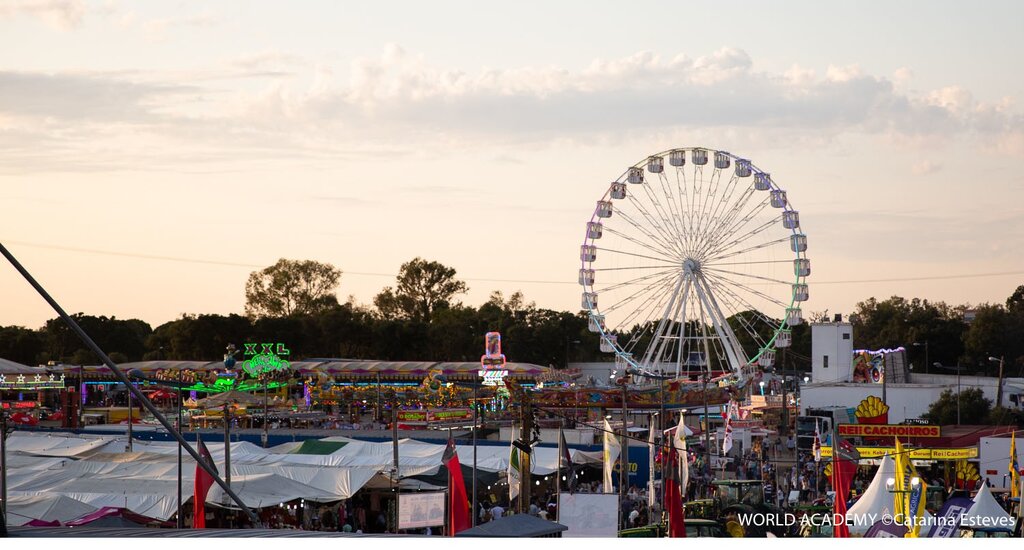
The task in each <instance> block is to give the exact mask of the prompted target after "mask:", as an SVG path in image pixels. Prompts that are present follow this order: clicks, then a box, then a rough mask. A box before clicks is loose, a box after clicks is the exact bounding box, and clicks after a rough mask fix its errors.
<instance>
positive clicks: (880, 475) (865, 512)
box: [846, 453, 896, 535]
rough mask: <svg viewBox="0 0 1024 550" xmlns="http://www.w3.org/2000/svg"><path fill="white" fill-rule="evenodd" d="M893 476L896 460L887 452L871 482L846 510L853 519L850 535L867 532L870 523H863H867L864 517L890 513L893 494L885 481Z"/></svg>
mask: <svg viewBox="0 0 1024 550" xmlns="http://www.w3.org/2000/svg"><path fill="white" fill-rule="evenodd" d="M895 476H896V461H895V460H893V459H892V457H891V456H889V453H886V454H885V456H883V457H882V463H881V464H879V465H878V470H877V471H875V477H874V478H873V479H872V480H871V484H870V485H868V488H867V489H865V490H864V494H863V495H861V497H860V499H859V500H858V501H857V502H855V503H854V504H853V506H850V509H849V510H847V511H846V517H847V518H852V519H854V522H853V523H852V524H851V525H850V534H851V535H863V534H864V533H866V532H867V530H868V528H870V527H871V525H863V524H864V523H867V521H866V518H871V517H876V518H880V517H882V515H883V514H891V513H892V509H893V496H892V493H890V492H889V491H888V489H886V486H885V482H886V480H888V479H889V478H890V477H895ZM861 518H864V519H865V521H857V520H859V519H861Z"/></svg>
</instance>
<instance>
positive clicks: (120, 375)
mask: <svg viewBox="0 0 1024 550" xmlns="http://www.w3.org/2000/svg"><path fill="white" fill-rule="evenodd" d="M0 254H3V256H4V257H5V258H7V261H8V262H10V264H11V265H12V266H14V269H15V270H17V271H18V273H20V274H21V276H22V277H24V279H25V280H26V281H28V283H29V285H31V286H32V288H34V289H35V291H36V293H38V294H39V295H40V296H41V297H42V298H43V300H45V301H46V303H48V304H50V307H51V308H53V310H54V311H55V312H57V315H58V316H60V318H61V319H62V320H63V321H64V323H65V324H67V325H68V327H69V328H70V329H71V331H72V332H74V333H75V334H76V335H77V336H78V338H79V339H80V340H81V341H82V343H83V344H85V345H86V347H88V348H89V350H90V351H92V352H93V353H95V354H96V356H97V357H99V358H100V360H101V361H102V362H103V364H104V365H106V366H107V368H109V369H110V371H111V372H113V373H114V376H116V377H117V379H118V381H120V382H121V383H122V384H124V385H125V386H126V387H127V388H128V391H129V392H130V393H131V394H132V395H134V396H135V398H136V399H138V400H139V402H140V403H142V406H143V407H145V408H146V410H148V411H149V412H150V413H151V414H152V415H153V416H154V417H155V418H156V419H157V421H159V422H160V424H161V425H162V426H163V427H164V428H166V429H167V431H168V433H170V434H171V436H173V437H174V439H176V440H177V441H178V443H180V444H181V445H182V446H183V447H184V449H185V450H186V451H188V454H189V455H191V456H192V458H194V459H195V460H196V462H198V463H199V465H200V467H202V468H203V469H204V470H206V472H207V473H208V474H210V475H211V476H213V479H214V481H215V482H216V483H217V485H220V487H221V488H222V489H224V492H225V493H227V494H228V496H230V497H231V499H232V500H234V501H235V504H238V507H239V508H241V509H242V511H244V512H245V513H246V515H247V516H249V520H250V521H252V523H253V525H255V524H256V523H257V522H258V521H259V520H258V519H257V518H256V514H254V513H253V511H252V510H250V509H249V507H248V506H246V505H245V503H244V502H242V499H241V497H239V496H238V495H237V494H236V493H235V492H234V491H233V490H232V489H231V487H230V486H229V485H228V484H227V483H225V482H224V480H223V479H221V477H220V475H218V474H217V471H216V470H215V469H214V468H213V466H211V465H210V464H208V463H207V462H206V461H205V460H203V459H202V458H201V457H200V456H199V453H198V452H196V450H195V449H193V448H192V446H191V445H189V444H188V442H187V441H185V438H184V437H182V435H181V432H179V431H178V430H176V429H175V428H174V426H173V425H171V423H170V421H168V420H167V418H166V417H164V415H163V413H161V412H160V411H159V410H157V408H156V407H155V406H154V405H153V403H152V402H151V401H150V400H149V398H147V397H146V396H145V395H143V394H142V391H140V390H139V388H137V387H135V385H134V384H132V383H131V380H129V378H128V376H127V375H126V374H125V373H124V371H122V370H121V368H120V367H118V366H117V365H116V364H115V363H114V361H113V360H111V359H110V357H109V356H108V355H107V354H106V353H104V352H103V350H102V349H100V347H99V346H98V345H97V344H96V342H95V341H93V339H92V338H90V337H89V335H88V334H86V332H85V331H84V330H82V327H81V326H79V324H78V323H77V322H75V320H74V319H72V318H71V316H70V315H68V314H67V312H66V311H64V308H62V307H61V306H60V304H58V303H57V301H56V300H54V299H53V297H52V296H50V293H49V292H47V291H46V289H44V288H43V287H42V285H40V284H39V282H38V281H36V280H35V278H34V277H33V276H32V274H31V273H29V272H28V270H27V269H25V267H24V266H22V265H21V262H19V261H18V260H17V258H15V257H14V255H12V254H11V252H10V251H9V250H7V247H6V246H4V245H3V244H0Z"/></svg>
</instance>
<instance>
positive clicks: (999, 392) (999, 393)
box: [988, 355, 1006, 408]
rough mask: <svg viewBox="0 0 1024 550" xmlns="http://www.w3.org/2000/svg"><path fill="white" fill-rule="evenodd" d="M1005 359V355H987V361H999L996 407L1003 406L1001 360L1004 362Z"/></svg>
mask: <svg viewBox="0 0 1024 550" xmlns="http://www.w3.org/2000/svg"><path fill="white" fill-rule="evenodd" d="M1005 359H1006V356H1005V355H1003V356H1000V357H998V358H996V357H989V358H988V360H989V361H998V362H999V382H998V384H999V386H998V387H997V388H996V407H997V408H998V407H1002V406H1003V362H1004V360H1005Z"/></svg>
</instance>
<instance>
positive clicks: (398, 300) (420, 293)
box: [373, 258, 469, 323]
mask: <svg viewBox="0 0 1024 550" xmlns="http://www.w3.org/2000/svg"><path fill="white" fill-rule="evenodd" d="M396 283H397V284H396V285H395V288H394V289H392V288H391V287H386V288H385V289H384V290H382V291H381V292H380V294H378V295H377V296H376V297H374V299H373V304H374V305H375V306H377V311H379V312H380V314H381V315H382V316H383V317H384V318H385V319H403V320H410V321H417V322H423V323H429V322H430V319H431V317H432V316H433V314H434V312H435V311H437V310H438V309H446V308H448V307H449V306H450V305H451V303H450V302H451V300H452V298H453V297H455V295H456V294H464V293H465V292H466V291H468V290H469V287H467V286H466V283H464V282H462V281H460V280H458V279H456V278H455V269H454V268H451V267H448V266H446V265H443V264H441V263H438V262H430V261H427V260H424V259H423V258H414V259H413V260H412V261H409V262H406V263H404V264H402V267H401V269H399V271H398V277H397V279H396Z"/></svg>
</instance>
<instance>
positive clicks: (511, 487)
mask: <svg viewBox="0 0 1024 550" xmlns="http://www.w3.org/2000/svg"><path fill="white" fill-rule="evenodd" d="M515 440H516V428H515V426H513V427H512V442H515ZM509 448H510V449H511V451H510V452H509V457H508V501H509V506H511V505H512V501H513V500H515V498H516V497H517V496H519V484H520V482H521V480H520V478H519V449H517V448H516V446H515V445H511V444H510V445H509Z"/></svg>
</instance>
